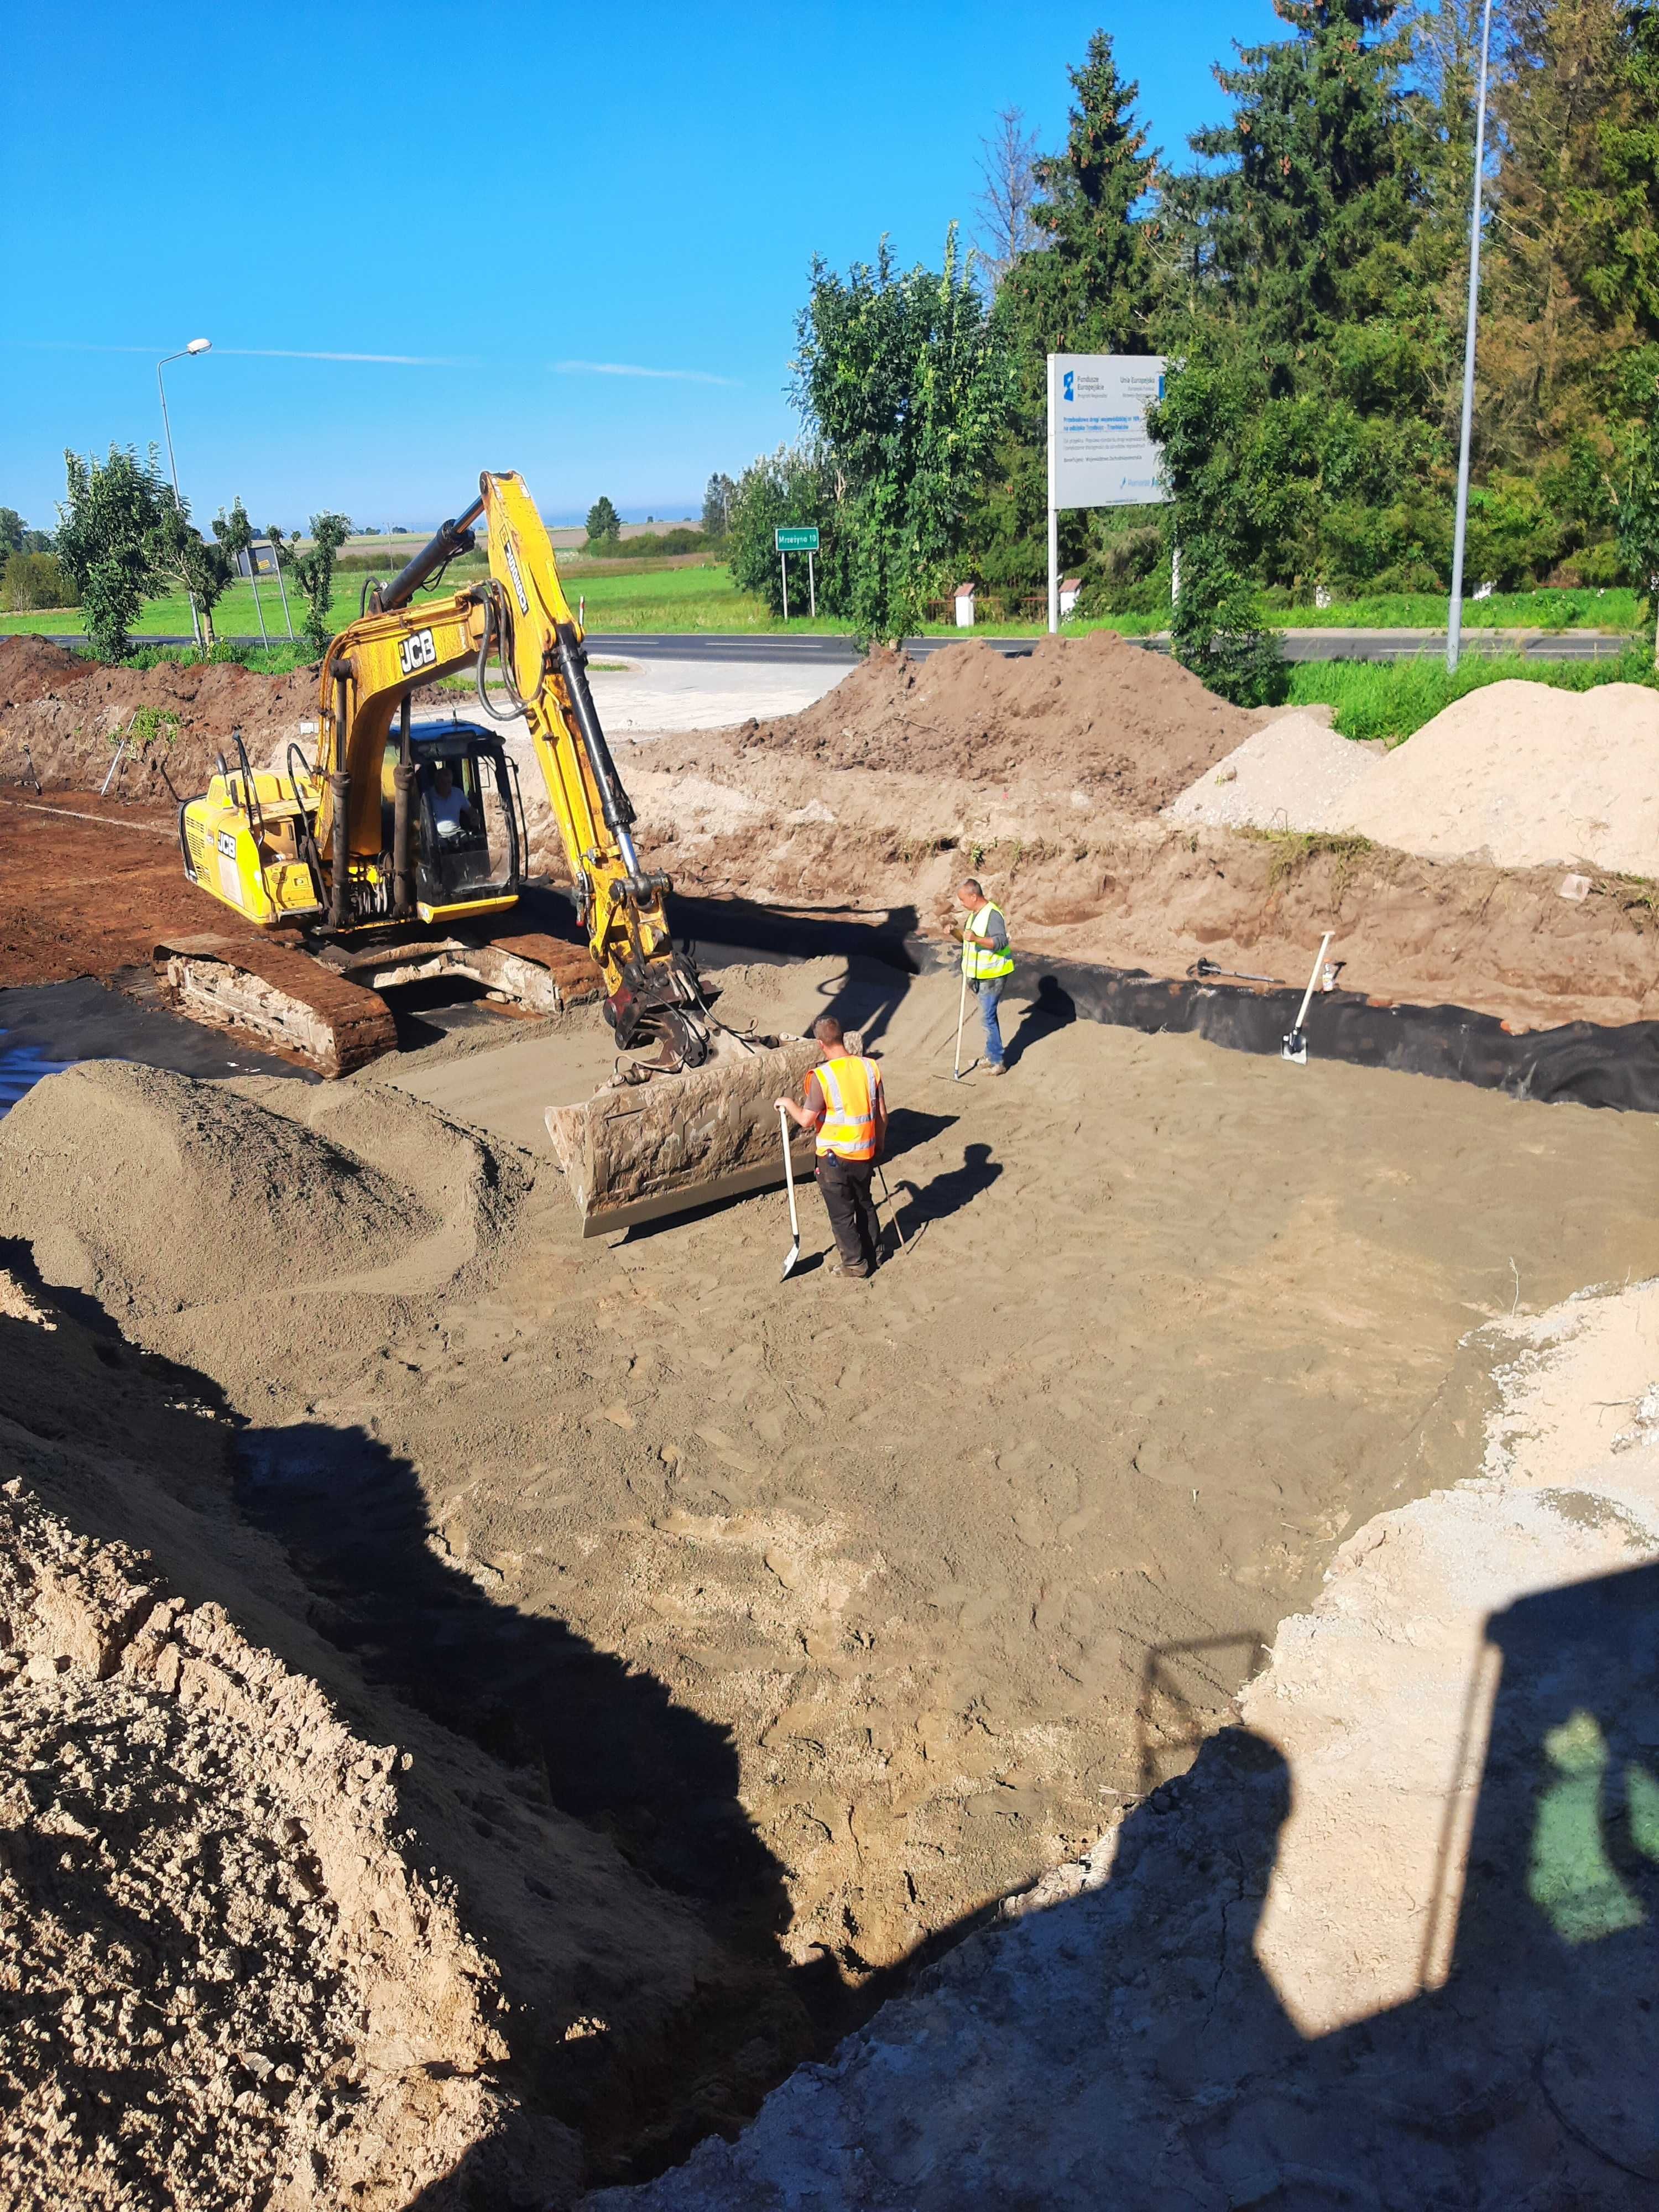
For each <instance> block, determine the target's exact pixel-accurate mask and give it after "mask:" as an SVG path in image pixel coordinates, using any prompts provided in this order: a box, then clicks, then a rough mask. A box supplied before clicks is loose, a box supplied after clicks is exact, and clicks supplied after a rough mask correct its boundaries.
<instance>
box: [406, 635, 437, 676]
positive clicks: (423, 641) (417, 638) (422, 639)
mask: <svg viewBox="0 0 1659 2212" xmlns="http://www.w3.org/2000/svg"><path fill="white" fill-rule="evenodd" d="M437 658H438V648H437V647H436V646H435V644H434V643H433V642H432V633H431V631H430V630H429V629H422V630H417V631H416V634H415V635H414V636H413V637H406V638H405V639H404V641H403V643H402V644H401V645H400V646H399V647H398V666H399V667H400V668H401V669H402V670H403V671H404V675H405V676H412V675H413V674H414V673H415V671H416V669H417V668H430V667H431V666H432V665H433V664H434V662H435V660H436V659H437Z"/></svg>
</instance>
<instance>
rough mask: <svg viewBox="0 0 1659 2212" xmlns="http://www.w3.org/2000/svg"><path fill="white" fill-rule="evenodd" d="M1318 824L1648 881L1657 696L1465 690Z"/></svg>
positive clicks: (1629, 688) (1656, 840) (1446, 853)
mask: <svg viewBox="0 0 1659 2212" xmlns="http://www.w3.org/2000/svg"><path fill="white" fill-rule="evenodd" d="M1326 826H1328V827H1329V828H1331V829H1352V830H1357V831H1358V833H1359V834H1360V835H1361V836H1365V837H1370V838H1371V839H1373V840H1374V841H1375V842H1376V843H1377V844H1379V845H1393V846H1395V847H1397V848H1399V849H1400V850H1401V852H1406V853H1419V854H1424V855H1425V856H1428V857H1431V858H1433V857H1451V856H1453V855H1457V854H1484V855H1486V856H1487V857H1489V858H1490V859H1491V860H1492V861H1494V862H1495V863H1496V864H1497V866H1499V867H1503V868H1528V867H1547V866H1553V865H1554V864H1557V863H1559V864H1562V865H1565V866H1572V865H1574V864H1575V863H1579V862H1585V863H1588V864H1589V866H1592V867H1598V868H1608V869H1612V870H1614V871H1616V872H1619V873H1620V874H1625V875H1633V876H1653V875H1659V691H1650V690H1647V689H1646V687H1645V686H1644V685H1642V684H1603V685H1601V686H1600V687H1599V688H1598V689H1597V690H1594V691H1585V692H1571V691H1558V690H1555V689H1554V688H1553V686H1551V685H1548V684H1528V683H1527V682H1525V681H1524V680H1514V681H1510V682H1508V683H1504V684H1489V685H1488V686H1486V688H1485V689H1484V690H1479V691H1472V692H1471V693H1470V694H1469V696H1468V697H1467V698H1465V699H1460V700H1458V701H1457V702H1455V704H1454V705H1452V706H1449V707H1448V708H1446V709H1445V710H1444V712H1443V713H1442V714H1437V715H1436V716H1435V718H1434V720H1432V721H1431V722H1429V723H1426V724H1425V726H1424V727H1423V728H1422V729H1420V730H1419V732H1417V735H1416V736H1415V737H1414V738H1411V739H1410V740H1409V742H1408V743H1407V744H1403V745H1401V746H1399V747H1398V748H1397V749H1396V750H1395V751H1394V752H1392V753H1390V754H1389V757H1388V758H1387V759H1386V760H1384V761H1383V762H1381V763H1379V764H1378V766H1377V768H1376V770H1375V772H1374V773H1373V774H1370V775H1367V776H1366V777H1365V778H1364V781H1363V782H1362V783H1361V784H1360V785H1359V786H1358V787H1357V788H1356V789H1355V790H1354V791H1353V792H1352V793H1350V794H1349V796H1348V797H1347V798H1346V799H1345V800H1343V801H1341V802H1340V803H1339V804H1338V805H1336V806H1335V807H1334V809H1333V810H1332V813H1331V817H1330V819H1329V822H1328V824H1327V825H1326Z"/></svg>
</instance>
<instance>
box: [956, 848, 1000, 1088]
mask: <svg viewBox="0 0 1659 2212" xmlns="http://www.w3.org/2000/svg"><path fill="white" fill-rule="evenodd" d="M957 904H958V905H959V906H965V907H966V908H967V909H968V912H969V915H970V916H971V917H972V919H971V920H969V921H965V922H964V923H963V926H962V972H963V975H965V976H966V977H967V978H968V987H969V990H970V991H972V992H973V994H974V995H975V998H976V999H977V1000H979V1012H980V1018H981V1021H982V1022H983V1023H984V1024H985V1072H986V1073H987V1075H1000V1074H1001V1073H1003V1067H1004V1060H1003V1049H1002V1026H1001V1024H1000V1021H999V1020H998V1018H997V1008H998V1006H999V1005H1000V1001H1001V999H1002V990H1003V986H1004V984H1006V981H1007V980H1008V978H1009V977H1010V976H1011V975H1012V974H1013V972H1014V953H1013V947H1012V945H1010V944H1009V942H1008V925H1007V923H1006V921H1005V920H1004V919H1003V914H1002V908H1000V906H997V905H994V903H993V902H992V901H991V900H989V899H987V897H986V896H985V890H984V886H983V885H982V884H981V883H980V881H979V879H978V878H977V877H975V876H969V878H968V879H967V881H966V882H965V883H962V884H957Z"/></svg>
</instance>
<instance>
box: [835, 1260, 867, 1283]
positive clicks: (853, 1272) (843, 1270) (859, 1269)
mask: <svg viewBox="0 0 1659 2212" xmlns="http://www.w3.org/2000/svg"><path fill="white" fill-rule="evenodd" d="M836 1272H837V1273H840V1274H842V1275H850V1276H852V1278H853V1279H854V1281H855V1282H860V1283H867V1282H868V1281H869V1279H870V1269H869V1266H868V1264H867V1262H866V1261H863V1260H860V1261H859V1263H858V1265H857V1266H856V1267H852V1266H849V1265H848V1262H847V1261H845V1260H843V1261H842V1262H841V1265H840V1267H839V1268H838V1269H837V1270H836Z"/></svg>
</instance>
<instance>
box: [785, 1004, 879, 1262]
mask: <svg viewBox="0 0 1659 2212" xmlns="http://www.w3.org/2000/svg"><path fill="white" fill-rule="evenodd" d="M812 1034H813V1036H815V1037H816V1038H817V1041H818V1050H819V1052H820V1053H821V1054H823V1058H822V1059H821V1060H820V1061H819V1063H818V1065H817V1066H816V1067H815V1068H813V1069H812V1071H811V1073H810V1074H809V1075H808V1076H807V1079H806V1084H805V1093H804V1097H805V1103H804V1104H797V1103H796V1102H795V1100H794V1099H793V1098H779V1099H776V1100H775V1101H774V1102H773V1103H775V1105H777V1106H781V1108H782V1109H783V1111H784V1112H785V1113H786V1114H787V1115H788V1116H789V1118H790V1120H791V1121H793V1123H794V1124H795V1127H797V1128H798V1129H811V1130H813V1131H814V1132H816V1133H817V1161H818V1188H819V1189H820V1190H821V1191H822V1192H823V1206H824V1211H825V1212H826V1213H828V1215H829V1226H830V1228H831V1229H832V1230H833V1231H835V1237H836V1250H837V1252H839V1253H840V1255H841V1272H842V1274H843V1275H857V1276H868V1275H870V1274H872V1273H873V1272H874V1270H875V1267H876V1263H877V1261H878V1257H879V1253H878V1246H879V1243H880V1238H881V1224H880V1222H879V1220H878V1218H877V1215H876V1206H875V1200H874V1199H873V1198H872V1195H871V1192H870V1183H871V1179H872V1176H874V1174H875V1171H876V1162H877V1161H878V1159H879V1158H881V1156H882V1153H883V1152H884V1150H885V1148H886V1144H887V1100H886V1097H885V1096H884V1093H883V1091H882V1087H881V1070H880V1069H879V1068H878V1066H876V1063H875V1061H874V1060H866V1059H865V1058H864V1056H863V1054H860V1053H852V1052H849V1051H848V1048H847V1038H846V1036H845V1033H844V1032H843V1030H842V1025H841V1024H840V1023H839V1022H838V1021H837V1020H836V1018H835V1016H834V1015H833V1014H824V1015H822V1016H821V1017H820V1018H819V1019H818V1020H817V1021H816V1022H814V1023H813V1024H812Z"/></svg>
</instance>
